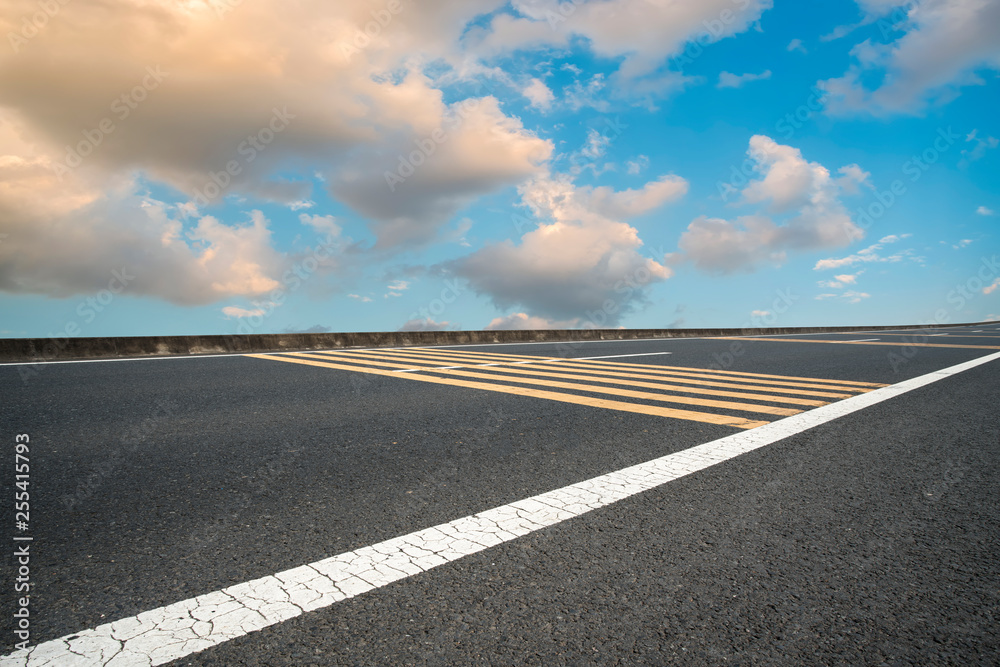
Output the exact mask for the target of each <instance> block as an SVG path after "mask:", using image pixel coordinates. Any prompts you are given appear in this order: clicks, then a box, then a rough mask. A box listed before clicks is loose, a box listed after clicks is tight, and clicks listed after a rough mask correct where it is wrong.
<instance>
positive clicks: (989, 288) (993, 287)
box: [983, 278, 1000, 294]
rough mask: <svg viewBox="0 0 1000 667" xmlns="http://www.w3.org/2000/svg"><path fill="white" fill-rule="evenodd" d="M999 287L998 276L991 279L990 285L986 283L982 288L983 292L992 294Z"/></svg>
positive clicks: (999, 279)
mask: <svg viewBox="0 0 1000 667" xmlns="http://www.w3.org/2000/svg"><path fill="white" fill-rule="evenodd" d="M998 289H1000V278H997V279H996V280H994V281H993V284H992V285H987V286H986V287H984V288H983V294H992V293H993V292H995V291H996V290H998Z"/></svg>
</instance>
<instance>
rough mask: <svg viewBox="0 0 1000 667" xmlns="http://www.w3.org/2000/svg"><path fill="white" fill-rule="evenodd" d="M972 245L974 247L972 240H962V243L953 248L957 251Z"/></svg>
mask: <svg viewBox="0 0 1000 667" xmlns="http://www.w3.org/2000/svg"><path fill="white" fill-rule="evenodd" d="M970 245H972V239H962V240H961V241H959V242H958V243H956V244H955V245H953V246H951V247H952V248H954V249H955V250H961V249H962V248H967V247H969V246H970Z"/></svg>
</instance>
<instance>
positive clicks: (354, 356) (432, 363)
mask: <svg viewBox="0 0 1000 667" xmlns="http://www.w3.org/2000/svg"><path fill="white" fill-rule="evenodd" d="M357 352H358V351H351V352H332V351H331V352H327V351H323V352H311V353H306V352H294V353H293V354H297V355H307V354H312V355H322V356H324V357H335V358H338V359H350V360H352V361H357V362H358V363H364V361H365V360H366V359H386V360H389V361H400V362H402V361H405V362H407V363H408V365H407V366H406V368H408V369H413V370H419V369H421V368H437V367H438V366H455V365H457V364H456V363H455V361H454V360H452V361H436V360H431V359H425V358H423V357H420V358H411V357H405V356H403V355H399V354H392V355H389V354H365V355H360V354H358V353H357ZM476 363H477V364H478V363H479V362H476ZM414 364H423V365H422V366H416V365H414ZM473 365H474V364H473Z"/></svg>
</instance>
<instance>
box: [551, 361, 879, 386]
mask: <svg viewBox="0 0 1000 667" xmlns="http://www.w3.org/2000/svg"><path fill="white" fill-rule="evenodd" d="M539 365H544V364H539ZM553 365H556V364H553ZM558 365H559V366H565V367H566V369H567V370H572V369H576V368H586V369H587V370H588V371H590V370H592V369H593V368H594V367H595V365H596V366H597V367H599V368H608V369H614V370H616V371H620V372H624V371H631V372H636V373H647V374H653V375H659V376H663V377H665V378H667V379H669V380H671V381H673V382H694V380H688V379H687V378H696V379H698V380H725V381H727V382H746V383H749V384H748V385H747V386H751V385H768V386H766V387H755V388H757V389H761V390H764V391H779V392H784V393H795V392H787V391H784V389H778V387H783V388H784V387H790V388H792V389H796V390H798V389H822V390H824V391H837V392H859V393H864V392H867V391H871V390H870V389H868V388H865V387H845V386H841V385H828V384H815V383H811V382H792V381H781V380H763V379H759V378H741V377H729V376H725V375H715V374H714V373H692V372H690V371H686V370H673V368H672V367H670V366H659V367H656V366H654V367H649V366H642V367H640V368H635V367H634V366H632V365H631V364H613V365H605V364H602V363H600V362H596V361H565V362H560V363H559V364H558ZM636 366H638V364H636ZM697 384H702V383H701V382H698V383H697ZM772 385H773V387H772ZM726 386H733V387H740V386H742V385H726ZM804 393H807V394H808V392H804Z"/></svg>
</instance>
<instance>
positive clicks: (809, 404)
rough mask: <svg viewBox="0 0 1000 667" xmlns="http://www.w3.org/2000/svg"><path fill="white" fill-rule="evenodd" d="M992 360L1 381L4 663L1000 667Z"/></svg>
mask: <svg viewBox="0 0 1000 667" xmlns="http://www.w3.org/2000/svg"><path fill="white" fill-rule="evenodd" d="M998 368H1000V325H980V326H976V327H967V328H958V329H955V328H947V329H940V330H928V331H924V332H921V333H920V334H914V333H913V332H868V333H865V332H862V333H851V334H820V335H810V336H802V335H797V336H780V337H758V338H740V339H673V340H653V341H627V342H626V341H606V342H592V343H573V344H568V343H564V344H555V343H548V344H517V345H473V346H449V347H436V348H419V349H417V348H404V349H392V350H387V349H377V350H331V351H322V352H319V351H318V352H309V353H282V354H266V355H248V356H230V357H214V358H183V359H147V360H134V361H108V362H96V363H95V362H88V363H56V364H47V365H44V366H34V367H32V371H38V372H37V373H24V367H23V366H22V367H19V366H16V365H8V366H3V367H0V373H2V374H3V380H2V385H0V386H2V387H3V389H2V392H3V393H2V398H3V405H4V411H3V416H2V420H3V421H2V424H3V432H4V433H5V434H6V436H5V437H7V438H8V440H9V441H10V449H11V452H12V454H11V456H10V457H9V458H10V461H9V463H8V464H7V468H6V471H7V473H6V474H5V475H4V479H3V486H4V489H5V493H8V494H9V495H8V497H9V498H11V502H10V503H7V504H5V505H4V510H3V511H4V514H3V518H4V521H5V523H4V525H7V526H9V528H8V530H7V534H8V538H7V539H8V544H9V545H10V549H11V553H12V554H13V553H14V552H15V550H16V549H19V548H20V549H22V550H23V548H24V545H25V544H29V545H30V546H29V549H28V551H29V553H30V574H29V575H28V576H27V578H28V579H30V586H31V589H30V590H31V599H30V604H29V607H28V608H29V611H30V623H29V632H30V640H29V648H28V650H26V651H15V650H14V649H15V643H16V642H17V641H19V639H18V637H17V636H16V635H15V630H16V629H17V628H18V626H17V625H15V623H17V622H18V621H17V619H14V618H13V613H14V612H15V611H16V610H18V609H20V608H21V607H20V606H19V597H20V594H18V593H17V592H16V591H15V588H14V583H11V584H9V585H8V586H6V587H5V588H4V590H3V593H2V595H0V604H2V605H3V607H2V608H3V610H4V614H3V617H4V626H3V632H4V637H5V641H6V651H5V652H4V653H5V657H3V658H0V664H3V665H7V664H10V665H24V664H31V665H35V664H37V665H64V664H80V665H96V664H110V665H151V664H169V663H171V662H176V664H179V665H180V664H193V665H202V664H215V665H231V664H246V665H285V664H287V665H301V664H324V665H325V664H345V665H354V664H362V665H367V664H469V663H494V664H545V665H549V664H664V663H679V664H719V663H724V662H736V663H739V662H743V663H754V664H757V663H783V664H802V663H814V664H832V663H838V664H883V663H887V664H904V663H909V662H915V663H919V664H938V663H939V664H949V663H950V664H994V663H995V662H996V661H997V659H998V657H1000V653H998V650H1000V649H998V645H1000V642H998V637H997V635H998V631H997V629H996V627H997V624H996V623H995V621H994V619H995V617H996V615H997V613H998V611H1000V604H998V603H1000V576H998V575H1000V563H998V559H997V558H996V554H997V553H1000V551H998V548H1000V544H998V533H1000V530H998V528H997V526H998V522H997V519H998V518H1000V517H998V511H997V510H998V508H997V498H998V497H1000V495H998V492H1000V478H998V472H997V471H998V470H1000V466H998V465H997V464H998V463H1000V460H998V459H1000V418H998V411H997V410H996V405H997V404H998V399H1000V382H998V381H997V374H998ZM19 369H20V371H19ZM22 378H27V379H26V380H23V379H22ZM20 433H26V434H28V435H29V436H30V453H29V454H28V455H29V456H30V466H31V467H30V484H31V487H30V489H31V516H30V527H29V528H28V529H27V530H25V531H18V530H17V527H16V523H15V521H16V519H15V512H14V509H15V508H14V503H13V499H14V495H15V493H16V492H17V491H18V489H17V488H16V487H15V486H14V484H15V461H14V456H13V451H14V447H15V444H14V438H15V434H20ZM28 536H30V537H31V541H30V542H27V541H25V540H21V541H19V542H15V541H14V540H13V538H14V537H28ZM15 567H17V562H16V558H15V557H13V556H12V557H11V558H10V559H8V560H7V561H6V562H5V568H6V569H5V571H4V580H5V581H8V582H15V581H16V579H17V578H18V574H19V573H18V571H17V570H15V569H14V568H15Z"/></svg>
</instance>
